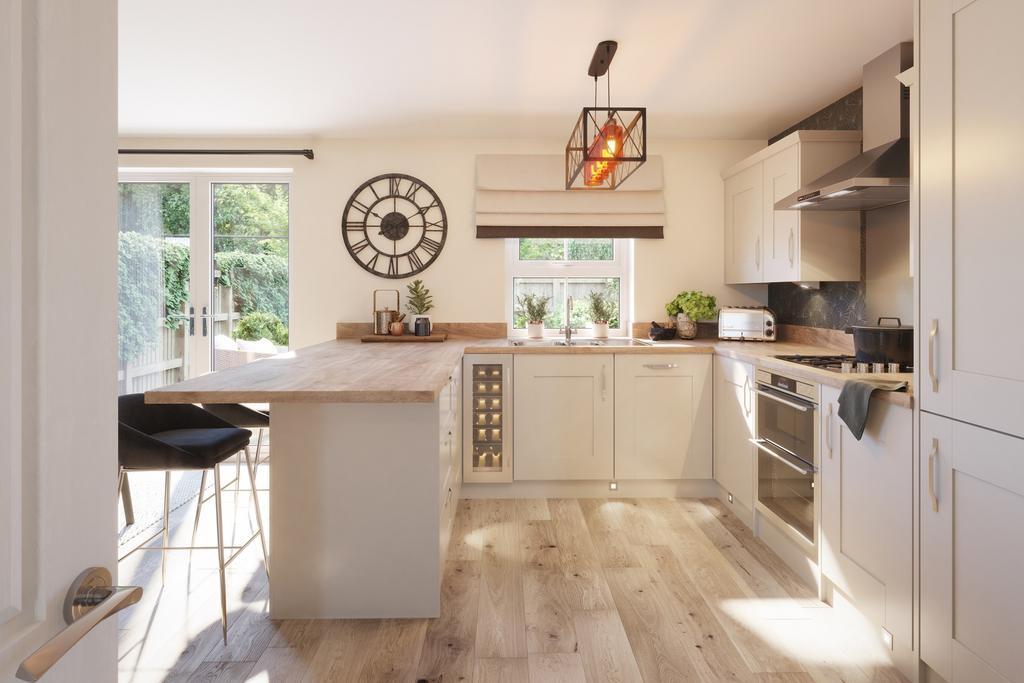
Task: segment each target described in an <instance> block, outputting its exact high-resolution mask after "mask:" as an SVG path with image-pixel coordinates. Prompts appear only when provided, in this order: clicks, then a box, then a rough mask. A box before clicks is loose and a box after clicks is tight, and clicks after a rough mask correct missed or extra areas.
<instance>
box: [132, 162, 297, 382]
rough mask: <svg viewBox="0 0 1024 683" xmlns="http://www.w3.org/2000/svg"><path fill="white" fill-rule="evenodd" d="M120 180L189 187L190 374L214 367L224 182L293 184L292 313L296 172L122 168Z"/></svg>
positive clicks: (290, 230) (206, 371) (290, 268)
mask: <svg viewBox="0 0 1024 683" xmlns="http://www.w3.org/2000/svg"><path fill="white" fill-rule="evenodd" d="M117 182H118V184H121V183H182V184H188V186H189V233H188V234H189V253H190V257H189V283H188V294H189V306H192V307H194V309H195V328H196V333H195V334H192V335H191V336H190V337H189V353H190V355H191V364H190V366H189V368H188V373H189V374H188V376H189V377H195V376H198V375H203V374H206V373H208V372H210V371H211V370H213V369H214V367H213V353H214V349H213V339H214V335H213V333H212V332H213V324H212V316H213V315H214V311H213V276H214V272H213V186H214V185H215V184H223V183H237V184H255V183H281V184H285V185H288V311H289V318H290V314H291V299H292V292H291V289H292V277H291V273H292V250H291V245H292V189H293V187H294V183H293V180H292V169H290V168H279V169H246V168H216V169H215V168H211V169H197V168H152V167H132V166H121V167H120V168H118V173H117ZM204 308H205V310H206V312H207V314H208V315H209V316H211V323H210V326H209V329H210V334H209V335H207V336H205V337H204V336H203V334H202V332H201V330H202V325H203V318H202V314H203V313H202V312H203V310H204Z"/></svg>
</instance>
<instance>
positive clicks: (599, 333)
mask: <svg viewBox="0 0 1024 683" xmlns="http://www.w3.org/2000/svg"><path fill="white" fill-rule="evenodd" d="M594 338H595V339H607V338H608V323H598V322H595V323H594Z"/></svg>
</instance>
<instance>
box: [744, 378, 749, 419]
mask: <svg viewBox="0 0 1024 683" xmlns="http://www.w3.org/2000/svg"><path fill="white" fill-rule="evenodd" d="M743 413H744V414H745V415H750V375H747V376H745V377H744V378H743Z"/></svg>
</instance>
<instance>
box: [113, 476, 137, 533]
mask: <svg viewBox="0 0 1024 683" xmlns="http://www.w3.org/2000/svg"><path fill="white" fill-rule="evenodd" d="M117 492H118V493H119V494H121V504H122V505H124V523H125V526H131V525H132V524H135V507H134V506H133V505H132V488H131V485H129V483H128V472H127V471H126V470H125V469H124V468H123V467H119V468H118V476H117Z"/></svg>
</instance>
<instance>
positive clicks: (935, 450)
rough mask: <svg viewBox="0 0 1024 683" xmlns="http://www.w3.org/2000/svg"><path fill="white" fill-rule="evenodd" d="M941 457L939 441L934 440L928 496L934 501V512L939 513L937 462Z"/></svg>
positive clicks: (930, 458)
mask: <svg viewBox="0 0 1024 683" xmlns="http://www.w3.org/2000/svg"><path fill="white" fill-rule="evenodd" d="M938 456H939V440H938V439H932V449H931V451H929V452H928V495H929V496H930V497H931V499H932V512H938V511H939V494H938V493H936V491H935V461H936V460H937V459H938Z"/></svg>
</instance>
